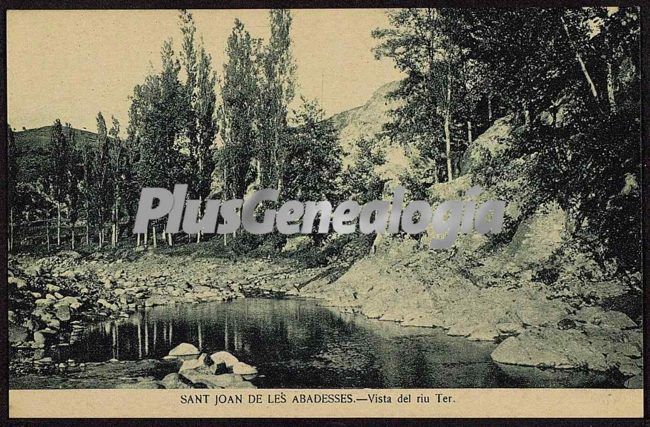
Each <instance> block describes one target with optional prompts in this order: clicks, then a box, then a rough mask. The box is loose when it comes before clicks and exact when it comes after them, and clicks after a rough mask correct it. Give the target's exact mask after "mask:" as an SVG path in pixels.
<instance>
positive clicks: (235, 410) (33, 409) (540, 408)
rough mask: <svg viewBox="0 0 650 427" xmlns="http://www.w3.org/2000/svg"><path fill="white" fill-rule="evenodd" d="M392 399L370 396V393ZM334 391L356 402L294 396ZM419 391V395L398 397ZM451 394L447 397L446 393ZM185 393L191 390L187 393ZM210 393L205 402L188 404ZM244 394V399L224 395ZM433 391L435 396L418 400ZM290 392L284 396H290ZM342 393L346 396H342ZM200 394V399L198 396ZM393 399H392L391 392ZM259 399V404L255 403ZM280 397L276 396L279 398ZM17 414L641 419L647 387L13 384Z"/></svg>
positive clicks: (11, 408)
mask: <svg viewBox="0 0 650 427" xmlns="http://www.w3.org/2000/svg"><path fill="white" fill-rule="evenodd" d="M373 394H376V395H377V396H378V397H380V396H389V397H390V398H391V403H370V401H363V400H361V401H360V400H358V399H368V397H369V396H368V395H373ZM322 395H326V396H327V399H329V400H332V399H337V398H336V397H335V396H344V397H342V399H350V398H352V399H354V400H355V402H354V403H293V402H292V401H293V399H294V397H295V398H297V399H298V400H300V399H304V400H309V399H314V398H316V396H322ZM400 395H401V396H407V395H409V396H411V402H409V403H406V402H398V399H399V397H400ZM438 395H440V396H445V397H440V398H439V397H438ZM182 396H185V398H183V397H182ZM188 396H205V397H202V398H200V400H205V401H206V402H205V403H181V402H182V400H185V401H189V400H190V398H188ZM236 396H241V400H242V403H217V404H216V405H215V401H216V400H217V399H221V400H223V401H224V402H226V401H231V402H232V401H233V400H235V399H237V397H236ZM418 396H427V397H428V398H429V403H417V402H416V399H417V397H418ZM283 399H284V401H285V402H284V403H282V401H283ZM338 399H341V397H339V398H338ZM191 400H192V401H194V400H197V398H195V397H192V398H191ZM384 400H386V399H384ZM249 402H254V403H249ZM273 402H275V403H273ZM9 417H10V418H62V417H70V418H77V417H83V418H86V417H88V418H105V417H119V418H143V417H147V418H152V417H156V418H172V417H183V418H194V417H200V418H211V417H216V418H230V417H233V418H234V417H251V418H252V417H274V418H279V417H301V418H309V417H381V418H392V417H431V418H437V417H441V418H444V417H466V418H478V417H486V418H499V417H556V418H574V417H576V418H578V417H580V418H582V417H589V418H600V417H620V418H640V417H643V390H641V389H630V390H628V389H385V390H377V389H354V390H345V389H343V390H340V389H339V390H337V389H329V390H312V389H310V390H307V389H305V390H296V389H277V390H271V389H264V390H262V389H259V390H258V389H246V390H234V389H231V390H201V389H185V390H9Z"/></svg>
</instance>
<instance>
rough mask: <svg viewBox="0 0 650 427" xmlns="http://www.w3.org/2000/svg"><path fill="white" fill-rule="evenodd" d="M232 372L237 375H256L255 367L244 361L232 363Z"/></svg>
mask: <svg viewBox="0 0 650 427" xmlns="http://www.w3.org/2000/svg"><path fill="white" fill-rule="evenodd" d="M232 373H233V374H238V375H257V368H256V367H255V366H251V365H249V364H247V363H244V362H237V363H235V364H233V365H232Z"/></svg>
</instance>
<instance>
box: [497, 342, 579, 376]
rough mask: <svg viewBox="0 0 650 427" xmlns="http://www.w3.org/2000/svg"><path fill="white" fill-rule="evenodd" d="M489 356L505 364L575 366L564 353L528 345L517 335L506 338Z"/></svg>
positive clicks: (558, 367)
mask: <svg viewBox="0 0 650 427" xmlns="http://www.w3.org/2000/svg"><path fill="white" fill-rule="evenodd" d="M491 357H492V360H494V361H495V362H497V363H504V364H506V365H523V366H537V367H552V368H557V369H563V368H564V369H567V368H575V366H573V364H572V363H571V361H570V360H569V359H568V358H567V357H566V356H565V355H563V354H561V353H556V352H554V351H552V350H546V349H544V348H536V347H529V346H527V345H526V343H525V342H522V340H521V339H519V338H518V337H510V338H507V339H506V340H505V341H503V342H502V343H501V344H499V346H498V347H497V348H496V349H495V350H494V351H493V352H492V354H491Z"/></svg>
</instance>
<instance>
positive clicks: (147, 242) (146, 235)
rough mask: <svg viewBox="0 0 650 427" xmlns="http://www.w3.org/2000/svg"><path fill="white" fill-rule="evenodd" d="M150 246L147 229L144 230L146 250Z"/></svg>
mask: <svg viewBox="0 0 650 427" xmlns="http://www.w3.org/2000/svg"><path fill="white" fill-rule="evenodd" d="M148 244H149V229H148V228H146V229H145V230H144V247H145V248H146V247H147V245H148Z"/></svg>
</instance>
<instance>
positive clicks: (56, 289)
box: [45, 284, 61, 293]
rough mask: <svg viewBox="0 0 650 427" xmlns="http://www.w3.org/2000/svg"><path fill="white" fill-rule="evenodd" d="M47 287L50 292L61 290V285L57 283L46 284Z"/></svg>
mask: <svg viewBox="0 0 650 427" xmlns="http://www.w3.org/2000/svg"><path fill="white" fill-rule="evenodd" d="M45 289H46V290H47V291H48V292H51V293H55V292H59V291H60V290H61V287H60V286H57V285H52V284H49V285H45Z"/></svg>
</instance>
